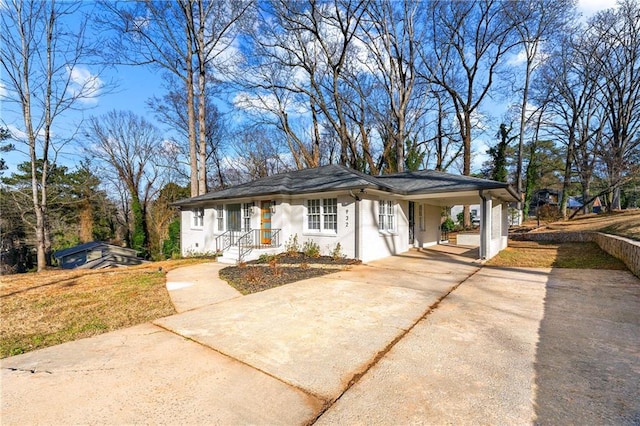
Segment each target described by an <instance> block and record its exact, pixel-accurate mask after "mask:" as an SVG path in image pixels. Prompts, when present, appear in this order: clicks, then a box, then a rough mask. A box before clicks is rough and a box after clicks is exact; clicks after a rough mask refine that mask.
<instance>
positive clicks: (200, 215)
mask: <svg viewBox="0 0 640 426" xmlns="http://www.w3.org/2000/svg"><path fill="white" fill-rule="evenodd" d="M191 217H192V222H191V225H192V227H193V228H197V229H199V228H203V227H204V208H202V207H196V208H194V209H193V210H192V211H191Z"/></svg>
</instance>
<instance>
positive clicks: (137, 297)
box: [0, 259, 211, 358]
mask: <svg viewBox="0 0 640 426" xmlns="http://www.w3.org/2000/svg"><path fill="white" fill-rule="evenodd" d="M210 261H211V259H182V260H168V261H163V262H153V263H148V264H144V265H140V266H135V267H130V268H119V269H106V270H100V271H91V270H50V271H45V272H41V273H27V274H16V275H6V276H3V277H0V301H1V303H0V317H1V318H2V321H1V322H0V357H2V358H5V357H8V356H11V355H17V354H21V353H24V352H28V351H32V350H35V349H40V348H44V347H47V346H52V345H57V344H59V343H64V342H68V341H72V340H76V339H80V338H83V337H89V336H95V335H97V334H101V333H105V332H107V331H111V330H116V329H119V328H124V327H129V326H132V325H136V324H141V323H144V322H146V321H150V320H153V319H156V318H160V317H163V316H167V315H171V314H173V313H175V310H174V308H173V304H172V303H171V300H170V299H169V294H168V292H167V290H166V286H165V283H166V279H165V273H166V272H167V271H169V270H171V269H174V268H176V267H179V266H185V265H188V264H193V263H201V262H210ZM159 268H162V271H159Z"/></svg>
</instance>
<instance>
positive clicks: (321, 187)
mask: <svg viewBox="0 0 640 426" xmlns="http://www.w3.org/2000/svg"><path fill="white" fill-rule="evenodd" d="M508 187H509V186H508V185H507V184H506V183H502V182H495V181H490V180H485V179H478V178H472V177H469V176H458V175H452V174H449V173H443V172H436V171H431V170H423V171H419V172H406V173H396V174H391V175H383V176H370V175H366V174H364V173H360V172H358V171H355V170H352V169H349V168H347V167H345V166H340V165H337V164H332V165H329V166H322V167H318V168H314V169H305V170H296V171H293V172H288V173H281V174H278V175H273V176H267V177H265V178H262V179H258V180H254V181H252V182H249V183H244V184H242V185H237V186H233V187H231V188H226V189H223V190H220V191H215V192H209V193H207V194H204V195H199V196H197V197H191V198H185V199H183V200H178V201H176V202H175V203H174V204H176V205H179V206H181V205H194V204H198V203H199V202H202V201H209V200H223V199H230V198H250V197H256V196H264V195H278V194H279V195H294V194H305V193H313V192H326V191H336V190H349V189H377V190H380V191H386V192H391V193H395V194H401V195H409V194H429V193H439V192H459V191H468V190H480V189H498V188H508ZM513 195H514V197H515V194H513Z"/></svg>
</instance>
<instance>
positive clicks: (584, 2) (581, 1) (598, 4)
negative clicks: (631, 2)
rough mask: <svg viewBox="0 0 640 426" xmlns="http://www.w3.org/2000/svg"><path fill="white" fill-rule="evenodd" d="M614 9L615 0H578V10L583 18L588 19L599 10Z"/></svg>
mask: <svg viewBox="0 0 640 426" xmlns="http://www.w3.org/2000/svg"><path fill="white" fill-rule="evenodd" d="M616 7H617V1H616V0H578V10H579V11H580V12H581V13H582V16H583V17H584V18H590V17H591V16H593V15H595V14H596V13H597V12H599V11H601V10H605V9H611V8H616Z"/></svg>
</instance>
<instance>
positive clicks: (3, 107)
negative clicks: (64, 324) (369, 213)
mask: <svg viewBox="0 0 640 426" xmlns="http://www.w3.org/2000/svg"><path fill="white" fill-rule="evenodd" d="M578 5H579V10H580V11H581V12H582V13H583V15H584V16H585V17H588V16H591V15H592V14H593V13H595V12H597V11H598V10H601V9H605V8H609V7H613V6H615V0H580V1H579V3H578ZM78 71H80V72H79V73H78V78H79V79H83V78H87V77H88V78H91V77H93V76H92V74H91V73H92V72H95V71H94V70H92V69H91V68H81V69H79V70H78ZM99 78H100V82H99V83H100V84H103V85H104V84H105V83H106V82H111V81H115V82H117V86H116V87H115V88H109V87H106V86H103V88H102V89H101V90H100V91H98V92H97V94H96V96H95V97H94V98H93V99H91V100H89V101H88V102H83V103H82V104H80V105H79V106H80V107H81V109H82V110H81V111H69V112H68V113H67V114H65V115H64V116H62V117H60V118H59V119H58V120H59V121H58V122H57V124H58V125H57V126H56V128H55V129H54V131H55V132H57V133H58V134H60V135H61V134H69V132H70V131H71V130H70V129H73V128H74V127H76V124H77V123H79V122H81V121H82V120H83V119H86V118H87V117H89V116H92V115H101V114H105V113H107V112H108V111H110V110H114V109H115V110H130V111H133V112H134V113H136V114H138V115H141V116H145V117H146V118H147V119H148V120H149V121H151V122H156V119H155V117H154V116H153V113H152V112H151V111H149V109H148V107H147V105H146V103H147V101H148V99H149V98H151V97H152V96H162V94H163V93H164V92H165V88H164V87H163V81H162V79H161V71H160V70H158V69H157V68H154V67H151V66H145V67H143V66H119V67H114V68H109V69H107V70H105V72H104V74H103V75H101V76H100V77H99ZM3 91H4V92H5V93H6V90H5V89H4V88H3V87H1V86H0V93H2V92H3ZM496 106H497V107H499V105H496ZM491 109H494V108H491ZM21 120H22V118H21V115H20V114H18V113H17V112H16V111H15V105H11V104H9V103H7V102H6V101H4V100H0V122H4V123H5V124H6V125H8V126H9V128H10V130H12V132H13V133H14V134H19V132H20V130H21V129H23V125H22V121H21ZM157 124H158V127H160V128H161V129H162V128H163V126H162V124H161V123H157ZM490 143H493V141H490ZM17 145H19V144H17ZM80 145H81V138H80V137H77V138H76V144H75V145H74V144H69V145H67V146H65V148H64V149H63V150H62V152H61V156H60V162H61V163H62V164H65V165H67V166H70V167H72V166H73V164H74V163H77V162H78V161H79V160H81V159H82V158H83V154H82V149H81V146H80ZM486 146H487V143H485V142H484V141H482V140H478V141H477V142H476V148H477V151H478V152H484V151H485V150H486ZM3 158H5V159H6V160H7V163H8V166H9V170H8V172H5V173H11V172H12V171H14V170H15V166H16V164H18V163H20V162H23V161H26V160H27V157H26V156H25V155H24V154H22V153H19V152H14V153H10V154H3ZM482 161H483V160H482V155H480V156H479V158H478V159H477V160H476V161H475V165H474V166H475V167H474V169H477V168H478V167H479V165H481V164H482Z"/></svg>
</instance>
